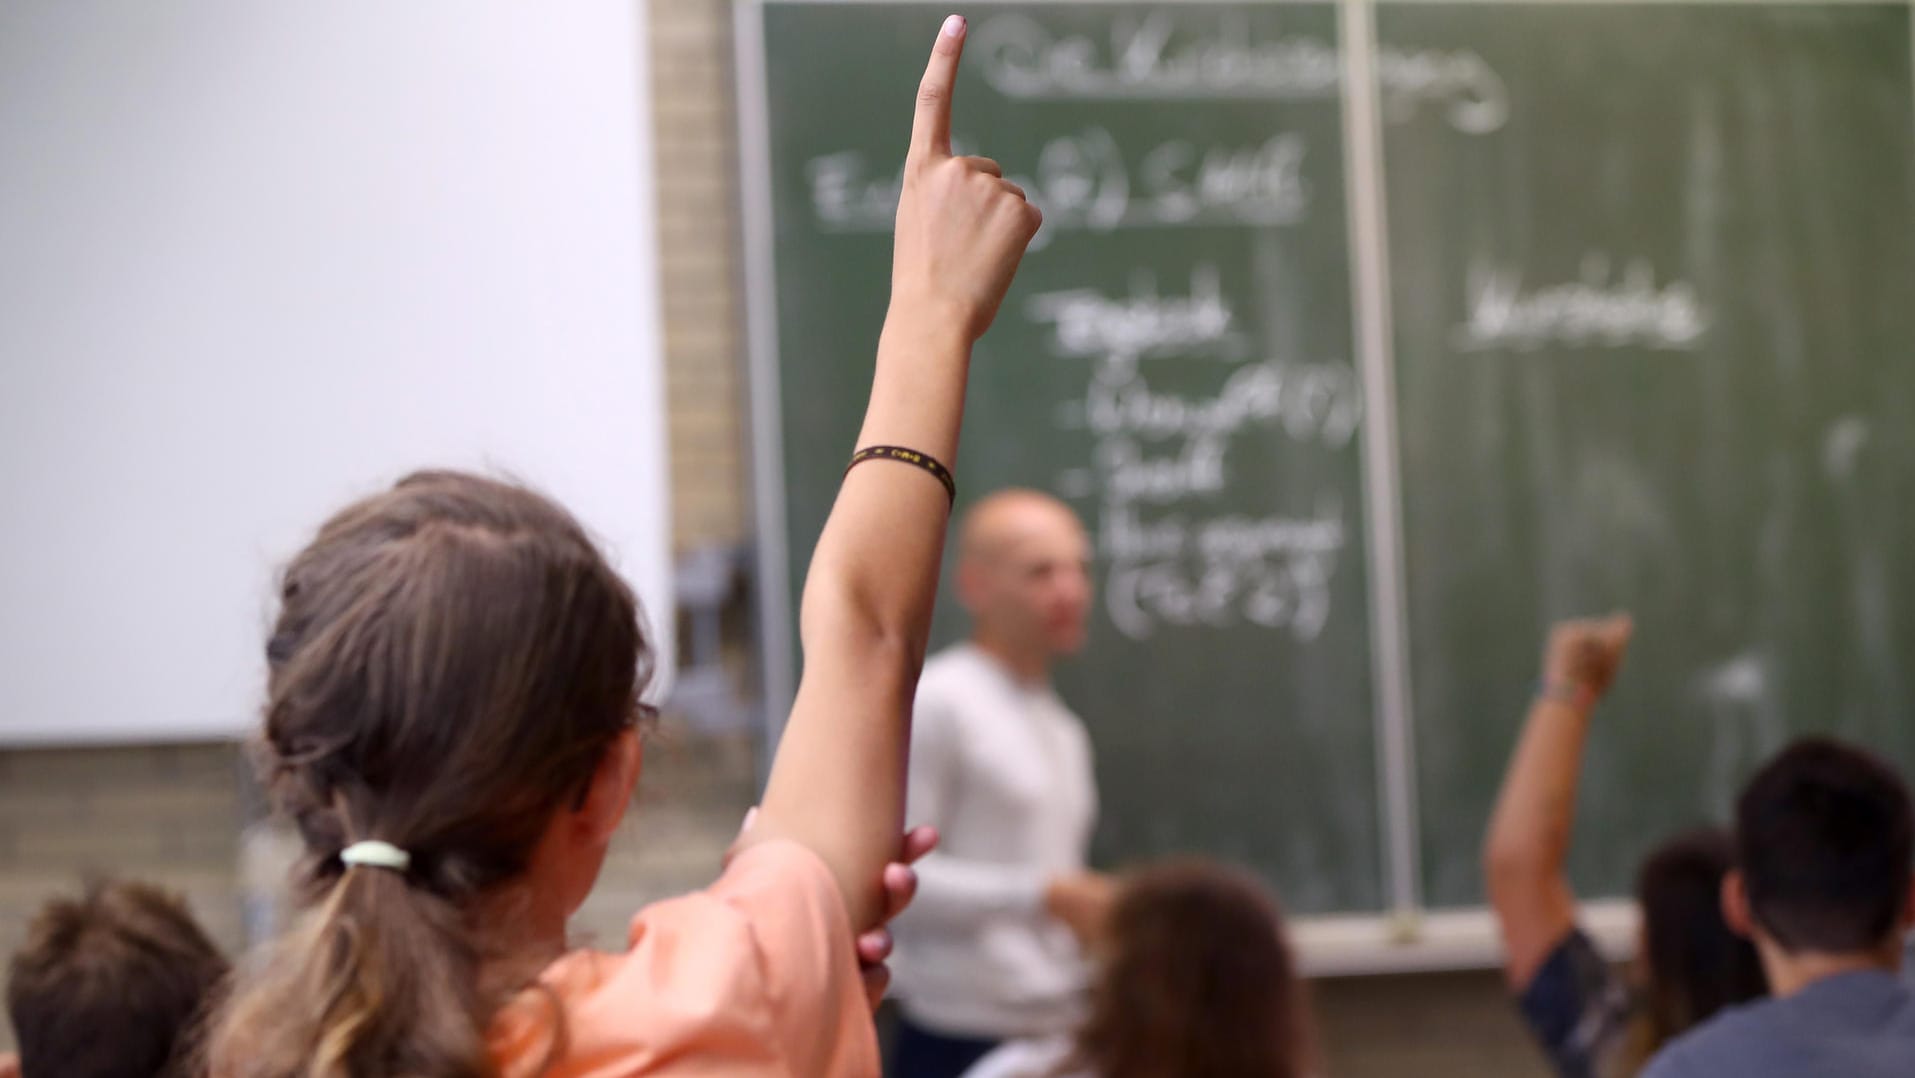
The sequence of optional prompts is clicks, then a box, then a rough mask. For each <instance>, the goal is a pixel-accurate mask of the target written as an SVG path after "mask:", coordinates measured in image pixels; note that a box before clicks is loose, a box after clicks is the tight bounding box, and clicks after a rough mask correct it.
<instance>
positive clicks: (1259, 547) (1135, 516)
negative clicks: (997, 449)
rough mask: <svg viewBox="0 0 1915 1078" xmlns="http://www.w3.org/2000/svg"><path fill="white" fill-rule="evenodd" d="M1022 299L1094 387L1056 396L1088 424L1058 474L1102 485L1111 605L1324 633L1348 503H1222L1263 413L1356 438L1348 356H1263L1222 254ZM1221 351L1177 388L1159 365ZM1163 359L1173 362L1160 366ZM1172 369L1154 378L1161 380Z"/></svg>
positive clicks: (1205, 623) (1289, 434)
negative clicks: (1308, 359)
mask: <svg viewBox="0 0 1915 1078" xmlns="http://www.w3.org/2000/svg"><path fill="white" fill-rule="evenodd" d="M1024 311H1025V314H1026V316H1027V317H1028V318H1029V319H1030V320H1031V321H1033V322H1034V323H1036V324H1038V325H1042V326H1047V327H1049V329H1050V334H1049V341H1048V345H1049V351H1050V352H1051V353H1052V354H1053V355H1054V356H1056V357H1058V358H1059V359H1062V360H1071V361H1085V360H1088V361H1089V362H1090V366H1089V368H1088V372H1087V373H1088V378H1087V380H1086V388H1085V391H1084V396H1083V398H1082V399H1081V400H1073V401H1068V402H1065V403H1064V404H1062V405H1060V406H1059V407H1058V408H1057V409H1056V411H1055V413H1054V416H1055V418H1054V423H1055V425H1056V426H1057V427H1058V429H1060V430H1068V431H1078V430H1083V431H1087V432H1088V433H1089V434H1090V436H1091V453H1090V459H1089V465H1090V466H1089V467H1087V468H1071V469H1067V470H1066V471H1064V472H1063V473H1062V474H1060V475H1059V476H1058V477H1057V480H1056V484H1057V488H1058V490H1059V491H1060V492H1062V493H1064V494H1065V495H1066V496H1067V497H1076V498H1094V499H1095V500H1096V501H1097V503H1098V506H1099V509H1098V517H1097V524H1096V529H1095V530H1096V535H1097V548H1098V554H1099V559H1100V564H1101V565H1103V566H1104V587H1103V595H1104V610H1105V612H1106V614H1107V615H1108V616H1109V618H1110V620H1111V624H1112V625H1114V626H1115V627H1116V628H1117V630H1118V631H1119V632H1121V633H1123V634H1124V635H1126V636H1128V637H1131V638H1133V639H1139V640H1141V639H1145V638H1147V637H1149V636H1151V635H1152V634H1153V633H1155V632H1156V631H1157V630H1158V628H1159V627H1167V628H1202V627H1214V628H1224V627H1228V626H1232V625H1241V624H1250V625H1257V626H1263V627H1267V628H1271V629H1282V630H1287V631H1288V632H1289V633H1290V634H1291V635H1293V636H1294V637H1295V638H1296V639H1298V640H1300V641H1308V640H1313V639H1315V638H1316V637H1317V636H1318V635H1319V634H1321V633H1322V631H1323V629H1324V626H1325V625H1326V624H1327V623H1328V621H1329V618H1330V616H1331V582H1332V580H1333V578H1334V576H1335V572H1336V567H1337V560H1338V557H1339V555H1340V552H1341V551H1342V549H1343V547H1344V545H1345V544H1346V542H1347V541H1348V540H1347V525H1346V522H1345V516H1344V511H1343V507H1342V505H1341V503H1340V502H1339V501H1338V500H1337V499H1335V498H1334V497H1325V498H1323V499H1320V500H1319V501H1318V503H1317V507H1316V510H1315V512H1314V513H1312V514H1306V515H1304V516H1301V517H1299V516H1296V515H1291V514H1284V513H1270V514H1267V515H1263V516H1258V515H1254V514H1246V513H1241V512H1227V511H1221V510H1219V509H1218V508H1216V507H1215V504H1216V502H1217V501H1218V500H1220V499H1221V498H1223V497H1224V496H1226V495H1227V493H1228V492H1229V490H1230V489H1231V474H1230V467H1229V464H1230V452H1231V447H1232V445H1233V443H1234V441H1235V440H1236V439H1237V438H1238V437H1239V436H1241V435H1243V434H1245V433H1246V432H1248V431H1251V430H1253V429H1255V430H1264V431H1271V432H1275V433H1276V434H1277V435H1279V436H1280V437H1282V438H1284V439H1287V440H1288V441H1290V442H1293V443H1296V444H1298V445H1299V446H1315V447H1317V448H1318V449H1320V450H1323V451H1332V452H1334V451H1341V450H1345V449H1347V448H1348V447H1349V445H1350V443H1351V441H1352V440H1353V438H1354V436H1355V433H1356V430H1357V426H1358V424H1359V423H1360V421H1361V418H1362V397H1361V393H1360V388H1359V386H1358V384H1357V381H1356V376H1355V372H1354V370H1353V369H1352V368H1351V367H1350V365H1349V364H1348V363H1344V362H1320V363H1299V362H1292V361H1287V360H1279V359H1263V360H1255V359H1252V358H1251V351H1250V345H1249V344H1248V342H1247V341H1246V340H1245V338H1244V336H1243V334H1242V333H1241V332H1240V330H1239V329H1238V325H1237V316H1236V312H1235V310H1234V309H1233V307H1232V305H1231V303H1230V300H1229V298H1228V294H1227V292H1226V290H1225V289H1224V287H1223V283H1222V279H1221V274H1220V272H1219V271H1218V269H1217V267H1216V266H1214V265H1209V264H1199V265H1197V266H1195V267H1194V268H1193V269H1192V270H1191V271H1190V274H1189V287H1188V288H1187V289H1186V290H1183V291H1182V292H1181V293H1179V292H1162V291H1160V290H1159V289H1158V287H1157V283H1156V279H1155V277H1154V276H1153V275H1150V274H1144V273H1139V274H1136V275H1133V277H1132V280H1131V286H1130V289H1129V291H1128V294H1125V295H1110V294H1107V293H1105V292H1104V291H1101V290H1099V289H1094V288H1080V289H1068V290H1064V291H1058V292H1050V293H1045V294H1042V295H1038V296H1034V297H1032V298H1031V299H1030V300H1029V301H1027V302H1026V304H1025V307H1024ZM1192 360H1199V361H1202V362H1204V363H1206V364H1212V363H1214V364H1218V365H1219V366H1221V368H1222V370H1223V372H1224V373H1223V376H1222V377H1223V380H1222V383H1221V385H1218V384H1217V383H1216V382H1215V381H1214V380H1208V379H1206V380H1205V381H1206V382H1207V383H1208V384H1210V385H1213V386H1216V388H1215V389H1214V391H1205V392H1199V393H1191V392H1188V391H1173V390H1171V389H1168V388H1166V384H1168V382H1169V380H1168V379H1167V378H1166V379H1158V380H1157V381H1153V376H1152V373H1151V372H1155V371H1168V370H1171V369H1173V368H1174V369H1176V370H1179V371H1183V372H1185V373H1186V374H1188V372H1190V371H1191V370H1192V368H1191V367H1190V361H1192ZM1159 364H1162V366H1159ZM1160 382H1161V383H1164V384H1159V383H1160Z"/></svg>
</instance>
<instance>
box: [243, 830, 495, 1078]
mask: <svg viewBox="0 0 1915 1078" xmlns="http://www.w3.org/2000/svg"><path fill="white" fill-rule="evenodd" d="M490 1012H491V1007H490V1006H489V1005H488V1004H487V1002H486V1001H484V1000H483V999H482V997H481V994H480V990H479V951H478V948H477V947H476V946H475V944H474V941H473V938H472V932H471V928H470V926H468V925H467V923H466V918H465V916H464V915H463V914H462V913H461V912H460V911H459V909H458V908H457V907H456V906H454V905H453V903H451V902H449V901H447V900H446V899H445V898H442V897H440V896H438V895H435V894H433V893H432V892H430V891H428V890H426V889H425V888H423V887H419V886H416V885H414V884H413V883H412V882H410V881H408V879H407V878H406V877H405V876H404V875H402V874H400V873H398V872H394V871H391V870H389V869H381V868H372V867H361V868H350V869H346V870H345V871H343V872H341V873H339V874H338V876H337V877H336V878H335V879H334V880H332V882H331V884H330V886H329V887H328V889H327V892H326V894H325V897H324V898H323V899H321V900H320V901H319V902H318V903H316V904H315V905H314V906H313V907H312V908H311V909H309V910H308V911H307V912H306V913H305V914H304V915H302V916H301V917H300V919H299V920H298V921H297V922H296V923H295V924H294V926H293V927H292V929H291V930H290V931H289V932H288V933H287V935H286V936H285V938H283V939H281V940H280V941H278V942H277V943H276V944H274V945H273V949H272V952H271V953H270V954H269V956H268V957H267V958H266V960H265V961H264V962H263V963H262V964H261V966H260V969H259V973H258V976H256V977H255V978H253V979H251V980H250V982H249V983H245V984H244V987H243V990H242V991H241V992H240V993H239V994H238V995H237V996H236V997H235V998H234V1000H233V1002H232V1004H231V1005H230V1006H229V1007H228V1008H227V1010H226V1012H225V1014H224V1016H223V1017H222V1019H221V1021H220V1022H219V1024H218V1026H217V1027H216V1028H215V1029H214V1031H213V1035H212V1038H211V1042H210V1044H209V1052H210V1056H211V1058H212V1060H213V1061H214V1067H213V1073H214V1074H215V1075H216V1076H217V1078H295V1076H297V1078H362V1076H371V1075H393V1076H404V1078H484V1076H489V1075H491V1074H492V1067H491V1064H490V1062H489V1060H488V1059H487V1056H486V1050H485V1038H484V1032H483V1030H484V1026H485V1022H486V1019H487V1017H488V1015H489V1014H490Z"/></svg>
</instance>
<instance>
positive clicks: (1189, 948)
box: [1066, 860, 1316, 1078]
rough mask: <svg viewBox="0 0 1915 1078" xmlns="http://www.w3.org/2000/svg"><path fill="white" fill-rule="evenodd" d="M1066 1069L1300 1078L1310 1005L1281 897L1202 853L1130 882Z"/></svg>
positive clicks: (1155, 1076) (1141, 1076)
mask: <svg viewBox="0 0 1915 1078" xmlns="http://www.w3.org/2000/svg"><path fill="white" fill-rule="evenodd" d="M1109 946H1110V952H1109V954H1108V955H1106V956H1105V961H1104V964H1103V968H1102V971H1101V972H1100V974H1099V975H1098V977H1097V980H1096V983H1095V984H1094V985H1093V986H1092V989H1091V1015H1090V1019H1089V1021H1087V1022H1086V1023H1085V1025H1084V1027H1083V1029H1082V1030H1081V1031H1080V1032H1079V1033H1078V1037H1077V1046H1076V1051H1075V1052H1074V1053H1073V1057H1072V1059H1071V1060H1070V1061H1069V1063H1067V1065H1066V1067H1067V1069H1081V1070H1088V1071H1090V1072H1092V1073H1094V1074H1096V1075H1098V1078H1301V1076H1303V1075H1305V1074H1307V1073H1309V1072H1310V1071H1311V1070H1312V1069H1313V1068H1314V1066H1315V1060H1316V1045H1315V1037H1314V1034H1313V1032H1312V1021H1311V1018H1310V1008H1309V1002H1308V999H1307V997H1306V993H1305V991H1304V987H1303V984H1302V982H1301V981H1300V980H1299V979H1298V977H1297V966H1296V957H1295V955H1294V954H1293V952H1292V951H1291V948H1290V940H1289V937H1288V934H1287V933H1286V932H1285V930H1284V924H1283V914H1282V911H1281V910H1280V909H1279V908H1278V906H1277V902H1276V899H1275V898H1274V897H1272V896H1271V894H1270V893H1269V891H1268V890H1266V889H1265V888H1264V887H1263V885H1262V884H1260V883H1258V882H1257V880H1256V879H1254V878H1253V877H1251V876H1250V875H1248V874H1247V873H1244V872H1241V871H1239V870H1236V869H1231V868H1227V867H1225V866H1222V865H1218V864H1214V863H1211V862H1207V861H1201V860H1178V861H1170V862H1166V863H1163V864H1160V865H1157V866H1154V867H1151V868H1148V869H1145V870H1143V871H1140V872H1138V873H1137V874H1135V875H1133V876H1131V877H1129V878H1128V879H1127V880H1126V881H1125V882H1124V885H1123V888H1122V890H1121V892H1120V893H1119V895H1118V898H1117V903H1116V906H1115V908H1114V909H1113V910H1112V913H1111V920H1110V925H1109Z"/></svg>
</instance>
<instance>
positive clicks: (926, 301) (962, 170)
mask: <svg viewBox="0 0 1915 1078" xmlns="http://www.w3.org/2000/svg"><path fill="white" fill-rule="evenodd" d="M966 30H967V26H966V23H965V20H964V18H963V17H962V16H959V15H953V16H951V17H950V18H948V19H946V20H944V27H943V29H942V30H940V31H939V33H938V39H937V44H936V45H935V46H933V47H932V50H931V62H930V64H929V65H928V66H927V67H926V68H925V71H924V79H923V81H922V82H921V83H919V85H918V102H917V115H916V118H915V120H914V122H913V125H912V129H911V150H910V154H909V156H908V157H906V159H905V166H904V186H903V189H902V190H901V191H900V193H899V197H898V220H897V239H896V246H895V247H894V249H893V251H892V265H891V303H892V306H893V309H894V310H895V309H897V308H898V307H899V306H900V305H904V306H906V307H908V308H910V309H912V310H913V311H915V312H919V313H922V314H924V315H927V316H929V317H932V318H940V319H941V318H950V319H953V320H954V324H955V325H957V326H959V327H961V328H962V331H963V334H964V338H965V340H967V341H976V340H977V339H978V338H979V337H981V336H983V335H984V331H985V330H987V329H989V328H990V326H991V321H992V319H994V318H996V317H997V309H998V306H999V305H1000V304H1002V303H1003V302H1004V293H1005V292H1006V291H1007V290H1009V288H1010V286H1011V278H1012V277H1014V276H1015V275H1016V273H1017V267H1018V263H1019V262H1020V261H1021V260H1022V259H1023V257H1024V250H1025V248H1026V247H1028V246H1029V245H1030V242H1031V238H1032V237H1033V236H1035V235H1036V234H1037V229H1038V226H1039V225H1041V224H1043V221H1044V216H1043V214H1042V213H1040V212H1039V211H1038V209H1037V207H1035V206H1033V205H1031V203H1030V201H1029V200H1028V199H1027V198H1025V195H1024V191H1023V189H1022V188H1020V187H1018V186H1017V185H1016V184H1014V183H1012V182H1010V181H1009V180H1006V179H1004V178H1003V169H1001V168H999V167H998V165H997V162H995V161H992V160H990V159H989V158H985V157H954V156H952V154H951V98H952V94H953V92H954V90H955V89H956V86H957V72H958V61H959V59H960V58H961V57H962V56H963V54H964V39H965V33H966Z"/></svg>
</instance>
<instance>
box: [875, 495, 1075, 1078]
mask: <svg viewBox="0 0 1915 1078" xmlns="http://www.w3.org/2000/svg"><path fill="white" fill-rule="evenodd" d="M1089 563H1090V543H1089V540H1088V538H1087V537H1086V536H1085V534H1084V527H1083V525H1082V524H1080V523H1079V522H1078V520H1077V517H1076V515H1075V514H1074V513H1072V512H1071V510H1070V508H1069V507H1067V506H1066V505H1064V504H1063V503H1062V502H1060V501H1058V500H1056V499H1055V498H1052V497H1050V496H1048V495H1045V494H1039V493H1037V492H1035V491H1028V490H1007V491H1002V492H1000V493H997V494H993V495H991V496H990V497H988V498H985V499H984V500H983V501H981V502H979V503H978V504H977V505H976V506H975V507H973V508H972V509H971V511H970V512H969V514H967V515H966V517H965V519H964V522H963V525H962V528H961V532H960V537H959V552H958V568H957V581H956V582H957V596H958V600H959V602H960V603H962V604H963V606H964V608H965V610H966V611H968V612H969V613H970V615H971V619H972V633H971V639H970V640H969V641H968V642H966V643H962V644H958V645H956V646H954V647H952V648H949V649H947V650H945V651H943V652H940V653H938V654H937V655H935V656H933V657H932V658H931V659H930V661H929V662H927V663H926V664H925V668H924V675H923V677H922V678H921V679H920V681H919V683H918V695H917V706H916V713H915V717H914V720H913V731H912V738H911V771H910V793H909V810H908V812H909V818H910V819H911V820H912V821H914V822H919V823H925V824H931V825H934V826H936V827H937V829H938V831H939V833H940V834H941V835H942V836H943V840H942V844H941V845H940V847H939V848H938V850H937V852H935V853H933V854H932V855H931V856H929V857H927V858H926V859H925V860H923V861H922V862H920V863H919V864H918V873H919V879H920V884H919V889H918V896H917V902H916V904H915V905H913V906H912V907H911V908H910V910H909V911H908V912H906V914H905V915H904V916H903V917H902V918H901V919H900V920H899V921H898V923H897V955H896V959H895V961H894V963H893V965H894V968H895V970H896V973H897V978H898V981H897V983H898V988H899V997H900V1010H901V1019H902V1020H901V1024H900V1029H899V1035H898V1041H897V1046H896V1051H895V1067H894V1070H895V1072H896V1075H897V1076H898V1078H947V1076H951V1078H955V1076H957V1075H960V1074H962V1073H963V1072H964V1070H965V1069H966V1068H968V1067H969V1066H970V1065H971V1064H972V1063H973V1062H975V1061H976V1060H977V1059H978V1058H979V1057H981V1056H983V1055H984V1054H985V1053H986V1052H988V1051H990V1049H991V1048H993V1047H994V1046H996V1044H997V1043H998V1042H1000V1041H1003V1040H1005V1039H1007V1038H1011V1037H1028V1036H1040V1035H1047V1034H1060V1033H1065V1032H1068V1031H1069V1030H1071V1029H1073V1028H1074V1027H1075V1024H1076V1022H1077V1021H1078V1019H1079V1018H1080V1017H1081V1015H1082V1009H1083V997H1084V991H1085V985H1086V981H1087V971H1086V969H1085V961H1084V945H1085V943H1087V942H1088V941H1090V940H1092V939H1094V938H1095V937H1096V935H1097V933H1098V931H1099V928H1100V926H1101V924H1102V922H1103V919H1104V916H1105V913H1106V911H1107V910H1108V908H1109V905H1110V899H1111V891H1112V888H1111V883H1110V880H1109V879H1108V878H1107V877H1105V876H1102V875H1100V874H1097V873H1094V872H1089V871H1087V870H1086V869H1085V855H1086V852H1087V848H1088V845H1089V842H1090V835H1091V829H1092V827H1093V826H1094V825H1095V823H1096V818H1097V788H1096V781H1095V779H1094V778H1093V776H1092V773H1091V749H1090V739H1089V737H1088V736H1087V735H1086V733H1085V730H1084V724H1083V723H1082V722H1081V721H1080V720H1079V719H1078V718H1077V716H1076V715H1074V714H1072V713H1071V710H1070V708H1068V707H1066V706H1065V704H1064V701H1063V700H1061V699H1059V698H1058V696H1057V693H1056V692H1055V690H1053V689H1052V688H1051V666H1052V664H1053V663H1054V662H1056V661H1057V660H1058V659H1059V658H1062V657H1064V656H1068V655H1072V654H1074V653H1076V652H1077V651H1078V650H1080V649H1081V648H1082V647H1083V644H1084V632H1085V617H1086V615H1087V613H1088V609H1089V606H1090V592H1091V588H1090V564H1089Z"/></svg>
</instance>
